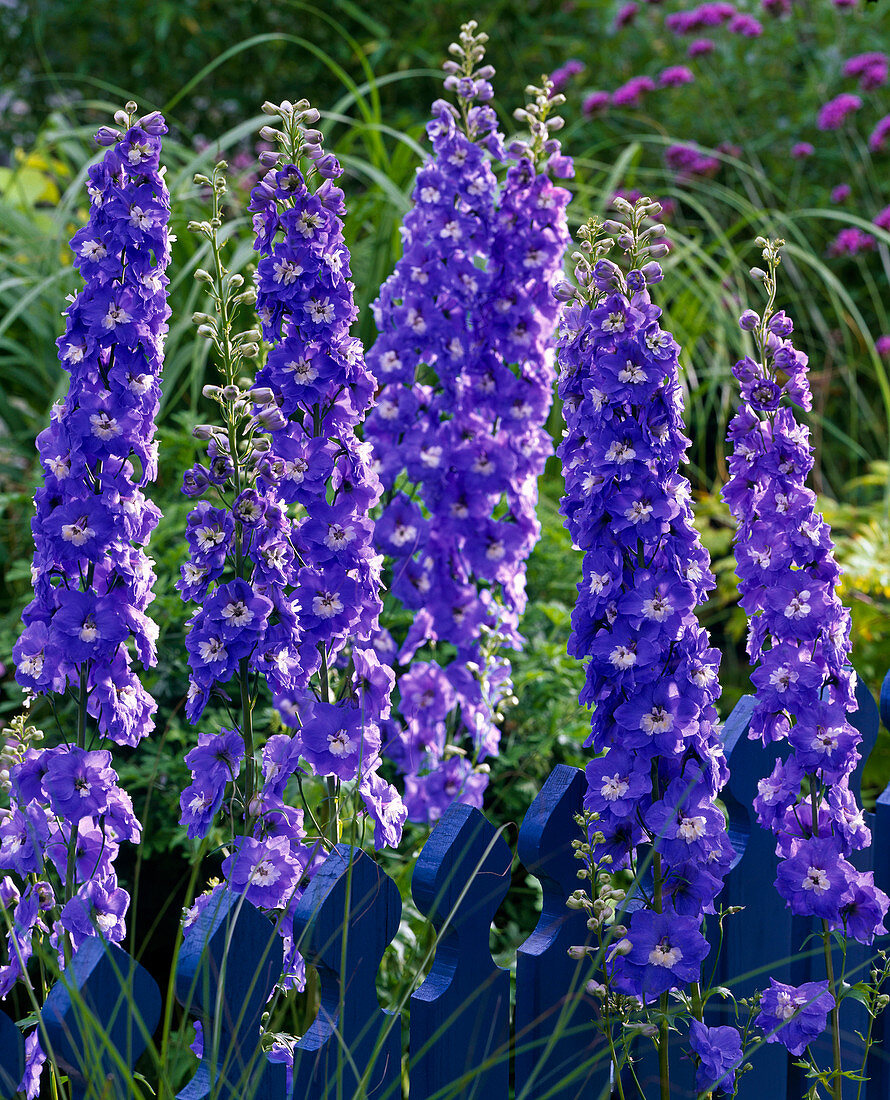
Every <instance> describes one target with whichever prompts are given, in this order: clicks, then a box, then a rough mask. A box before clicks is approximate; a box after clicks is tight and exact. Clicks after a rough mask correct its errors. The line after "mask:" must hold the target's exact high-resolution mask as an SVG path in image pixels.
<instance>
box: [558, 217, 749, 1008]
mask: <svg viewBox="0 0 890 1100" xmlns="http://www.w3.org/2000/svg"><path fill="white" fill-rule="evenodd" d="M615 205H616V206H617V207H618V208H619V210H621V212H622V213H623V214H624V215H625V216H626V218H627V219H628V224H627V225H624V224H623V223H619V222H608V223H605V224H606V228H607V229H608V230H609V232H615V233H617V234H618V240H619V243H621V246H622V247H623V248H625V250H626V251H628V252H629V254H630V261H631V262H630V266H631V267H632V270H630V271H629V273H628V274H627V275H626V276H625V275H624V274H623V273H622V271H621V269H620V268H619V267H618V265H617V264H615V263H613V262H612V261H610V260H608V259H605V258H603V256H604V254H605V252H606V251H608V248H609V247H611V244H612V241H611V240H607V241H601V240H600V239H599V236H600V228H601V227H600V226H598V225H594V226H589V227H584V228H582V231H581V234H580V238H581V243H580V247H581V251H579V252H576V253H575V254H574V256H575V260H576V263H577V267H576V269H575V274H576V277H577V279H578V281H579V283H580V284H581V286H580V288H579V289H578V290H573V288H572V287H571V286H569V285H568V284H563V285H562V286H561V287H559V288H558V289H557V293H558V294H559V296H560V297H561V298H563V299H566V300H568V301H569V305H568V307H567V309H566V312H565V314H564V319H563V324H562V327H561V332H560V338H559V341H558V348H559V353H558V354H559V363H560V368H561V370H560V380H559V395H560V397H561V398H562V400H563V410H564V416H565V420H566V430H565V432H564V435H563V440H562V442H561V444H560V446H559V448H558V453H559V455H560V457H561V459H562V462H563V468H564V473H565V481H566V490H565V496H564V497H563V500H562V512H563V515H564V516H565V523H566V527H567V528H568V530H569V532H570V534H571V536H572V540H573V542H574V544H575V545H576V547H578V548H580V550H581V551H582V552H583V559H582V579H581V581H580V583H579V585H578V600H577V604H576V607H575V609H574V612H573V617H572V633H571V636H570V640H569V652H570V653H571V654H572V655H574V656H576V657H578V658H580V659H585V658H586V659H587V666H586V681H585V685H584V688H583V690H582V693H581V701H582V702H583V703H585V704H587V705H588V706H592V707H593V708H594V709H593V714H592V717H591V733H590V736H589V737H588V739H587V742H586V744H587V745H589V746H592V747H593V748H594V749H595V750H596V751H597V752H602V751H603V750H608V751H607V752H606V753H605V755H603V756H600V757H599V758H598V759H596V760H593V761H592V762H591V763H590V764H588V766H587V769H586V774H587V783H588V789H587V793H586V796H585V807H586V809H587V810H588V811H590V812H593V813H595V814H597V815H598V820H597V821H596V826H595V829H596V832H595V833H594V832H591V834H590V838H589V839H590V843H591V848H592V851H591V858H592V860H593V861H594V863H598V864H601V865H602V866H604V867H608V869H610V870H611V869H617V868H620V867H627V866H630V867H631V868H634V869H636V868H637V867H638V865H639V864H638V862H637V861H638V860H642V859H643V857H644V852H645V851H648V850H649V849H650V848H651V847H654V849H655V852H656V853H657V860H658V863H657V868H658V872H657V874H658V876H659V877H660V884H658V885H657V886H656V894H655V896H654V897H653V898H652V899H651V900H650V904H649V905H646V906H643V907H642V908H640V909H638V910H637V911H636V912H634V913H633V914H632V916H631V917H630V922H629V928H628V930H627V933H626V937H625V938H624V939H623V940H622V942H621V945H620V946H621V950H615V951H614V952H613V953H612V954H611V955H610V956H608V957H607V958H608V962H607V966H608V969H609V973H610V980H612V981H613V982H614V984H615V986H616V988H618V989H619V990H621V991H623V992H626V993H629V994H632V995H634V996H643V997H645V998H646V999H651V998H652V997H655V996H657V995H659V994H661V993H664V992H666V991H667V990H669V989H672V988H677V987H680V986H682V985H684V984H685V983H687V982H690V981H696V980H698V978H699V967H700V963H701V960H702V958H703V957H704V955H705V954H706V953H707V944H706V941H705V940H704V937H703V936H702V934H701V930H700V926H701V918H702V914H703V913H705V912H712V911H713V901H714V898H715V897H716V895H717V893H718V892H719V890H720V888H721V886H722V878H723V875H724V874H725V872H726V870H727V869H728V867H729V864H730V861H731V859H732V855H733V852H732V848H731V846H730V844H729V841H728V839H727V836H726V825H725V820H724V817H723V814H722V813H721V811H720V810H719V809H718V808H717V807H716V806H715V804H714V798H715V795H716V794H717V792H718V790H719V789H720V787H721V786H722V785H723V783H724V782H725V781H726V778H727V774H728V773H727V769H726V764H725V761H724V758H723V750H722V746H721V743H720V738H719V732H718V721H717V713H716V710H715V707H714V702H715V700H716V698H717V697H718V695H719V692H720V688H719V684H718V681H717V673H718V662H719V655H718V653H717V651H716V650H714V649H712V648H711V647H710V645H709V641H708V636H707V633H706V631H705V630H704V629H703V628H702V627H701V626H700V625H699V623H698V620H697V618H696V616H695V608H696V607H697V606H698V605H699V604H701V603H702V602H703V601H704V599H705V595H706V593H707V592H708V591H709V590H710V589H711V588H712V587H713V584H714V580H713V577H712V575H711V573H710V569H709V559H708V555H707V552H706V550H705V549H704V547H703V546H702V544H701V541H700V539H699V536H698V534H697V532H696V530H695V528H694V527H693V523H692V510H691V503H690V488H689V482H688V481H687V480H686V478H684V477H682V476H681V475H680V473H679V464H680V463H681V462H682V461H683V460H684V459H685V453H686V447H687V445H688V440H687V439H686V438H685V436H684V434H683V425H682V398H681V391H680V386H679V382H678V359H677V356H678V351H679V349H678V346H677V344H676V342H675V340H674V339H673V337H672V336H671V335H670V333H669V332H666V331H665V330H664V329H662V328H661V327H660V325H659V317H660V315H661V310H660V309H659V308H658V307H657V306H655V305H654V304H653V303H652V301H651V298H650V295H649V290H648V286H649V284H651V283H654V282H657V281H660V279H661V277H662V275H661V270H660V267H659V265H658V263H657V262H655V260H654V259H653V258H652V257H653V256H655V255H658V254H659V251H660V249H661V246H659V245H656V246H652V245H647V244H645V242H646V241H647V240H650V239H651V238H652V236H656V235H657V234H658V233H660V232H662V231H663V227H662V226H653V227H652V228H651V229H650V230H648V231H647V230H643V229H642V225H643V222H644V220H645V218H646V216H647V215H653V216H657V214H658V212H659V208H658V204H653V203H651V202H649V200H646V199H642V200H640V201H639V202H638V203H637V204H635V206H633V207H631V205H630V204H629V203H627V202H625V201H624V200H621V199H619V200H616V203H615ZM622 242H623V243H622ZM644 260H645V261H646V262H645V263H644V262H643V261H644Z"/></svg>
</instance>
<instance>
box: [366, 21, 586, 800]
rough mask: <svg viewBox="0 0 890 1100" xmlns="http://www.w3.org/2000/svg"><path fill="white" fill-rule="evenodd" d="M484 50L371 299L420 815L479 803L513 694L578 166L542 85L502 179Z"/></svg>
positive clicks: (435, 134)
mask: <svg viewBox="0 0 890 1100" xmlns="http://www.w3.org/2000/svg"><path fill="white" fill-rule="evenodd" d="M486 39H487V36H486V35H484V34H481V33H478V32H477V27H476V24H475V23H473V22H470V23H467V24H465V25H464V26H463V27H462V28H461V34H460V38H459V41H458V42H457V43H454V44H453V45H452V46H451V48H450V52H451V54H452V59H451V60H449V61H448V62H446V63H445V69H446V72H447V74H448V75H447V77H446V80H445V87H446V89H447V90H449V91H453V92H455V93H456V94H457V105H456V106H455V105H452V104H451V103H448V102H446V101H444V100H437V101H436V103H435V104H434V105H433V116H434V118H433V121H432V122H431V123H430V124H429V125H428V127H427V132H428V135H429V137H430V139H431V141H432V155H431V157H430V158H429V159H428V160H427V161H426V162H425V163H424V164H423V165H422V166H421V167H420V169H419V170H418V175H417V180H416V183H415V186H414V191H413V194H412V207H411V209H410V210H409V212H408V214H407V215H406V218H405V224H404V226H403V229H402V236H403V240H404V253H403V255H402V257H401V258H400V260H399V261H398V263H397V264H396V267H395V270H394V271H393V273H392V275H391V276H390V277H389V279H388V280H387V281H386V283H385V284H384V286H383V287H382V288H381V292H380V297H379V298H378V300H377V302H376V303H375V305H374V311H375V318H376V320H377V325H378V328H379V330H380V335H379V337H378V339H377V340H376V342H375V343H374V345H373V347H372V348H371V349H370V351H369V353H368V360H369V363H370V364H371V366H372V368H373V369H374V371H375V372H376V374H377V376H378V379H379V381H380V383H381V385H382V388H381V390H380V392H379V394H378V400H377V404H376V406H375V408H374V409H373V411H372V413H371V415H370V416H369V417H368V421H367V424H366V429H365V435H366V438H368V439H369V440H371V442H372V443H373V446H374V453H375V459H376V461H377V465H378V469H379V470H380V476H381V480H382V481H383V484H384V487H385V489H386V497H385V507H384V509H383V513H382V515H381V517H380V519H379V521H378V523H377V527H376V535H375V538H376V543H377V546H378V547H379V548H380V549H381V550H382V551H383V552H384V553H385V554H386V555H387V558H388V561H389V568H390V570H391V575H392V594H393V597H395V599H396V600H397V601H398V602H399V603H401V605H402V607H404V608H407V609H409V610H410V611H411V612H412V613H413V621H412V624H411V627H410V629H409V630H408V633H407V636H406V637H405V638H404V640H403V642H402V645H401V647H400V649H399V651H398V654H395V647H394V646H393V648H392V649H391V650H390V651H389V653H388V654H387V656H388V657H389V659H390V660H393V659H394V660H395V661H396V663H398V664H402V665H404V664H406V663H407V662H408V661H411V659H412V658H414V657H415V654H417V653H418V650H420V649H421V647H424V649H423V652H422V653H421V656H422V657H423V658H424V659H422V660H417V659H416V658H415V659H414V660H413V661H412V663H411V667H410V668H409V669H407V670H406V671H403V672H402V673H401V674H400V676H399V681H398V687H399V703H398V714H397V715H394V717H393V719H392V720H391V721H390V722H389V723H388V733H389V736H388V739H387V742H386V745H385V752H386V753H387V755H388V756H389V757H390V758H391V759H393V760H394V761H395V762H396V763H397V765H398V767H399V769H400V770H401V771H402V773H403V774H404V776H405V800H406V802H407V804H408V807H409V815H410V816H411V818H412V819H413V820H417V821H429V820H433V819H435V818H436V817H438V816H439V814H441V813H442V811H443V810H444V809H445V808H446V807H447V806H448V805H449V804H450V803H451V802H452V801H454V800H455V799H456V798H458V799H460V800H461V801H464V802H470V803H472V804H475V805H480V804H481V798H482V792H483V790H484V787H485V785H486V783H487V765H486V764H485V763H484V761H485V758H486V757H487V756H489V755H491V754H493V753H495V752H496V751H497V744H498V736H499V734H498V730H497V727H496V724H495V719H496V716H497V711H498V707H499V705H500V704H501V703H502V701H505V699H506V697H507V695H508V692H509V672H510V668H509V664H508V662H507V661H506V660H504V658H503V656H501V655H500V654H499V651H500V650H501V649H502V648H503V647H505V646H506V647H514V648H515V647H518V646H520V645H521V638H520V637H519V634H518V631H517V623H518V617H519V614H520V613H521V611H522V608H523V606H524V601H525V595H524V582H525V560H526V558H527V557H528V554H529V552H530V551H531V548H532V546H533V545H534V542H535V541H536V539H537V535H538V526H537V522H536V519H535V515H534V507H535V501H536V497H537V477H538V476H539V474H540V472H541V470H542V468H543V463H544V461H545V459H546V456H547V454H548V453H549V440H548V439H547V438H546V435H545V433H544V432H543V431H542V424H543V422H544V420H545V418H546V415H547V411H548V410H549V407H550V401H551V390H552V381H553V367H552V352H551V350H550V347H549V345H550V341H551V336H552V330H553V327H554V323H555V317H556V312H557V307H558V304H557V303H555V302H554V301H553V299H552V297H551V295H550V285H551V281H552V278H553V276H554V274H555V273H556V271H557V270H558V269H559V267H560V265H561V261H562V254H563V251H564V248H565V243H566V240H567V231H566V229H565V215H564V209H565V205H566V203H567V201H568V198H569V196H568V192H566V191H565V190H564V189H562V188H559V187H555V186H554V185H553V184H552V182H551V180H550V176H551V175H568V174H570V172H571V162H570V161H569V160H568V159H567V158H564V157H562V156H561V155H560V152H559V143H558V141H557V140H556V138H555V137H553V136H552V133H551V131H553V132H555V131H556V130H557V128H558V126H559V125H560V121H561V120H560V119H559V118H558V116H556V115H555V114H554V113H553V112H554V110H555V108H557V107H558V106H559V103H560V102H561V101H562V98H561V97H555V96H552V95H550V94H549V93H550V92H551V88H550V87H549V85H548V86H547V87H546V88H544V89H537V88H530V89H528V92H529V95H530V96H531V103H530V104H529V106H528V108H527V109H526V110H524V111H523V112H522V119H523V121H525V122H526V123H527V124H528V125H529V128H530V130H531V131H532V135H531V139H530V141H529V142H524V143H517V144H516V146H515V147H514V148H513V149H511V154H512V155H513V157H514V158H515V161H516V163H514V164H513V166H512V167H511V168H510V169H509V171H508V174H507V179H506V181H505V183H504V184H503V186H502V187H501V188H500V189H499V187H498V184H497V180H496V178H495V175H494V171H493V167H494V166H496V165H498V164H500V163H502V162H503V161H504V160H505V153H504V149H503V139H502V137H501V135H500V134H499V132H498V130H497V123H496V117H495V115H494V112H493V110H492V109H491V108H490V107H489V106H488V105H487V104H488V101H489V100H490V99H491V97H492V88H491V84H490V80H491V77H492V76H493V75H494V70H493V69H492V68H491V66H488V65H483V64H482V61H483V60H484V45H485V41H486ZM384 637H385V638H386V637H388V635H384ZM462 742H463V743H462Z"/></svg>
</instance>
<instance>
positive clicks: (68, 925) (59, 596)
mask: <svg viewBox="0 0 890 1100" xmlns="http://www.w3.org/2000/svg"><path fill="white" fill-rule="evenodd" d="M115 121H116V122H117V123H118V125H119V126H120V127H121V129H115V128H111V127H102V128H101V129H100V130H99V132H98V134H97V136H96V140H97V142H98V143H99V144H100V145H102V146H104V147H106V148H107V152H106V153H105V155H104V157H103V158H102V160H101V161H100V162H99V163H97V164H95V165H94V166H92V167H91V168H90V169H89V173H88V178H89V182H88V184H87V188H88V191H89V195H90V220H89V223H88V224H87V225H86V226H85V227H84V228H82V229H80V230H78V231H77V233H75V235H74V237H73V238H72V240H71V248H72V251H73V253H74V265H75V267H76V268H77V269H78V271H79V272H80V274H81V276H82V278H83V280H84V287H83V289H82V290H81V291H80V292H79V294H78V295H77V296H76V297H75V298H73V299H72V300H71V302H70V304H69V306H68V308H67V309H66V311H65V317H66V328H65V334H64V335H63V336H61V337H60V338H59V340H58V347H59V358H60V361H61V364H62V367H63V368H64V369H65V370H66V371H68V373H69V376H70V381H69V387H68V393H67V395H66V397H65V399H64V401H63V403H62V404H60V405H57V406H55V407H54V408H53V411H52V419H51V424H50V426H49V427H48V428H47V429H46V430H45V431H44V432H42V433H41V434H40V436H39V437H38V439H37V446H38V450H39V453H40V461H41V465H42V467H43V472H44V481H43V485H42V486H41V487H40V488H39V489H38V490H37V492H36V493H35V498H34V500H35V508H36V514H35V517H34V520H33V521H32V531H33V535H34V545H35V550H34V563H33V567H32V576H33V584H34V599H33V601H32V602H31V603H30V604H29V605H28V607H27V608H26V609H25V611H24V614H23V616H22V618H23V621H24V623H25V629H24V631H23V632H22V634H21V636H20V638H19V639H18V641H17V643H16V645H15V649H14V658H15V661H16V665H17V672H16V678H17V680H18V682H19V684H20V685H21V686H22V687H23V688H24V689H25V690H26V692H27V693H28V695H29V697H35V696H40V695H46V696H48V697H49V701H50V703H51V705H53V707H54V709H57V704H56V702H55V701H56V700H58V699H60V698H61V697H62V696H68V697H69V698H71V699H72V700H73V701H74V706H75V711H76V718H75V719H74V721H75V722H76V729H72V730H71V731H70V734H69V738H68V740H67V741H65V742H63V743H61V744H57V745H54V746H52V747H48V748H43V749H39V748H38V747H37V745H36V741H37V740H38V737H37V733H36V731H35V730H34V729H33V727H26V726H25V725H24V723H23V722H21V723H19V725H18V726H13V727H12V731H11V734H10V736H9V737H8V738H7V740H6V746H5V750H4V756H5V758H6V764H7V767H8V769H9V784H8V796H9V809H6V810H3V811H2V823H0V869H2V870H5V871H10V872H12V873H13V874H14V875H16V876H18V877H19V878H20V879H21V880H22V887H21V890H19V889H18V888H15V889H14V888H13V885H12V879H11V878H10V877H9V876H7V878H6V879H4V880H3V881H4V883H6V884H7V888H6V890H5V892H4V896H3V899H2V900H3V907H4V909H5V910H6V913H7V916H9V917H10V918H11V925H12V927H11V930H10V934H9V946H10V956H9V963H8V965H6V966H4V967H2V968H0V992H2V995H3V996H5V995H6V993H8V992H9V990H10V988H11V987H12V985H13V983H14V982H15V980H16V979H17V978H21V979H22V980H23V981H27V980H29V979H28V977H27V973H26V971H25V970H24V969H23V964H24V963H25V962H26V961H27V959H28V958H29V957H30V954H31V950H32V942H31V941H32V935H33V934H34V933H35V932H43V933H46V932H48V931H49V925H50V923H52V932H51V936H50V937H49V942H50V943H51V944H52V945H53V946H54V947H55V948H56V949H57V950H58V951H59V953H60V958H61V959H62V960H64V959H65V958H67V957H68V956H69V955H70V950H71V948H72V947H77V946H78V945H79V944H80V943H82V942H83V940H84V939H86V938H87V937H89V936H95V935H102V936H104V937H105V938H107V939H110V940H113V941H120V940H121V939H122V938H123V936H124V933H125V915H126V912H127V908H128V905H129V896H128V894H127V892H126V891H125V890H124V889H122V888H121V887H120V886H119V885H118V880H117V876H116V874H115V871H114V859H115V856H116V855H117V851H118V847H119V845H120V843H121V842H122V841H130V842H135V841H138V839H139V835H140V825H139V822H138V821H137V820H136V818H135V816H134V815H133V808H132V804H131V802H130V799H129V797H128V796H127V794H126V793H125V792H124V791H123V790H121V788H120V787H119V786H118V785H117V775H116V773H115V771H114V769H113V768H112V766H111V764H112V754H111V752H110V751H109V749H108V748H97V747H95V741H94V737H95V735H96V734H98V736H99V737H101V738H103V739H105V740H106V741H108V742H112V743H117V744H119V745H128V746H134V745H136V744H138V743H139V742H140V741H141V740H142V739H143V738H144V737H146V736H147V735H148V734H149V733H150V732H151V730H152V728H153V724H154V713H155V710H156V704H155V702H154V700H153V699H152V698H151V696H150V695H149V694H148V692H147V691H146V690H145V689H144V688H143V687H142V685H141V683H140V681H139V679H138V677H137V675H136V673H135V671H134V669H133V661H134V658H135V659H137V660H138V661H139V662H141V664H142V665H143V666H146V667H147V666H149V665H152V664H154V662H155V660H156V652H155V641H156V638H157V626H156V624H155V623H154V622H153V621H152V620H151V619H150V618H149V616H148V615H147V613H146V608H147V607H148V605H149V603H150V602H151V600H152V599H153V593H152V584H153V581H154V573H153V571H152V565H153V563H152V561H151V559H150V558H148V556H147V555H146V553H145V550H144V547H145V545H146V544H147V543H148V540H149V537H150V535H151V532H152V531H153V529H154V527H155V525H156V523H157V521H158V518H159V512H158V509H157V508H156V507H155V506H154V505H153V504H152V503H151V501H149V500H148V498H147V497H146V496H145V492H144V488H145V486H146V484H147V483H148V482H150V481H151V480H153V479H154V477H155V475H156V471H157V444H156V443H155V441H154V432H155V426H154V418H155V415H156V413H157V410H158V400H159V395H160V385H159V382H160V375H161V368H162V364H163V343H164V336H165V334H166V331H167V325H166V320H167V316H168V313H169V310H168V307H167V294H166V287H167V277H166V275H165V269H166V267H167V264H168V262H169V259H170V249H169V239H170V238H169V236H168V231H167V222H168V218H169V209H170V202H169V195H168V193H167V188H166V186H165V184H164V170H163V169H162V168H160V167H159V156H160V151H161V136H162V135H163V134H165V133H166V132H167V128H166V125H165V123H164V120H163V118H162V117H161V115H160V114H158V113H157V112H155V113H152V114H149V115H145V116H143V117H141V118H137V117H136V105H135V104H134V103H128V104H127V105H126V108H125V109H124V110H122V111H119V112H118V113H117V114H116V115H115ZM53 922H54V923H53ZM29 1059H30V1062H31V1065H32V1067H33V1066H37V1065H39V1063H40V1060H41V1059H42V1053H41V1052H40V1048H39V1042H38V1040H37V1038H36V1037H34V1038H29ZM38 1081H39V1074H38V1073H31V1074H29V1075H28V1093H29V1095H33V1094H34V1092H33V1090H34V1089H36V1088H37V1087H38Z"/></svg>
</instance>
